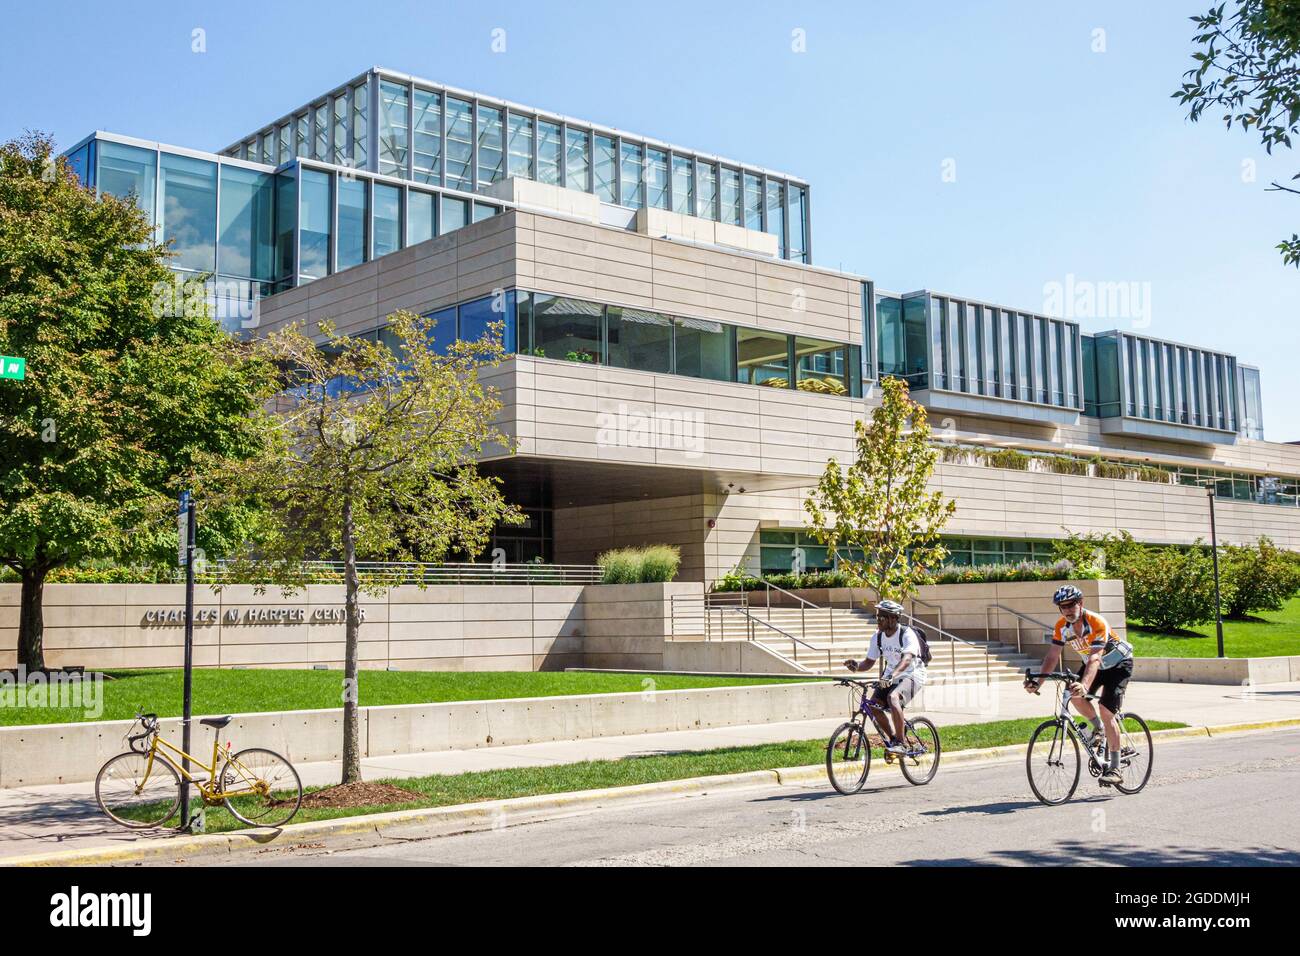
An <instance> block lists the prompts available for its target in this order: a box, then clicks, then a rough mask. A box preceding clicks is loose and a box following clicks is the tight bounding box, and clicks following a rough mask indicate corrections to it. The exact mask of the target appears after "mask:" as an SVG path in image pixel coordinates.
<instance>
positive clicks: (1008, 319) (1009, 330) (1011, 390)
mask: <svg viewBox="0 0 1300 956" xmlns="http://www.w3.org/2000/svg"><path fill="white" fill-rule="evenodd" d="M991 311H993V312H995V313H996V315H997V316H998V317H999V319H998V341H999V343H1000V344H1001V346H1002V349H1001V355H1002V358H1001V363H1002V365H1001V375H1002V388H1001V391H1000V392H999V394H1000V395H1001V396H1002V397H1003V398H1015V397H1016V391H1015V389H1016V386H1015V377H1016V371H1015V370H1016V363H1015V359H1014V357H1013V356H1014V353H1015V340H1016V334H1015V331H1016V330H1015V322H1016V317H1015V316H1014V315H1012V314H1011V313H1010V312H1003V311H1000V310H997V309H994V310H991Z"/></svg>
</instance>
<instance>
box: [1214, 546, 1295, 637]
mask: <svg viewBox="0 0 1300 956" xmlns="http://www.w3.org/2000/svg"><path fill="white" fill-rule="evenodd" d="M1219 572H1220V578H1221V582H1222V585H1223V587H1222V591H1223V611H1224V614H1225V615H1226V616H1227V617H1236V618H1241V617H1246V616H1247V615H1248V614H1249V613H1250V612H1251V611H1279V610H1281V609H1282V604H1283V603H1284V602H1285V601H1287V600H1288V599H1290V598H1291V597H1292V596H1293V595H1294V594H1295V593H1296V591H1297V590H1300V563H1297V558H1296V555H1294V554H1292V553H1291V552H1289V551H1283V550H1282V549H1281V548H1278V547H1277V546H1276V545H1274V544H1273V542H1272V541H1270V540H1269V539H1268V538H1266V537H1265V538H1260V539H1259V542H1258V543H1257V544H1254V545H1242V546H1236V545H1229V546H1228V547H1226V548H1223V549H1222V550H1221V552H1220V556H1219Z"/></svg>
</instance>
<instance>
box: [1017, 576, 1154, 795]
mask: <svg viewBox="0 0 1300 956" xmlns="http://www.w3.org/2000/svg"><path fill="white" fill-rule="evenodd" d="M1052 603H1054V604H1055V605H1056V606H1057V608H1059V609H1060V611H1061V618H1060V620H1058V621H1057V622H1056V629H1055V631H1054V632H1053V634H1052V645H1051V647H1049V648H1048V650H1047V656H1046V658H1044V660H1043V672H1044V673H1048V674H1050V673H1052V672H1054V671H1055V670H1056V668H1057V666H1058V665H1059V664H1060V662H1061V655H1062V654H1063V653H1064V650H1065V645H1066V644H1069V645H1070V646H1071V647H1072V648H1074V650H1075V651H1077V652H1078V654H1079V656H1080V657H1082V658H1083V666H1081V667H1080V668H1079V673H1078V676H1077V679H1076V680H1074V681H1072V682H1071V683H1070V685H1069V689H1070V702H1071V703H1072V704H1073V705H1074V708H1075V710H1077V711H1078V712H1079V713H1080V714H1081V715H1083V717H1084V719H1086V720H1087V721H1088V723H1090V724H1091V725H1092V735H1091V736H1089V737H1087V738H1086V742H1087V743H1088V744H1089V746H1091V744H1092V741H1093V740H1094V739H1095V736H1096V734H1098V733H1100V732H1101V731H1102V730H1103V729H1104V730H1105V734H1106V769H1105V771H1104V772H1103V773H1102V775H1101V782H1102V783H1104V784H1116V783H1123V782H1124V778H1123V776H1122V775H1121V774H1120V772H1119V761H1120V733H1119V722H1118V721H1117V720H1116V719H1115V715H1116V714H1117V713H1119V711H1120V708H1121V707H1122V706H1123V705H1124V690H1125V688H1126V687H1128V682H1129V679H1130V678H1131V677H1132V676H1133V648H1132V647H1131V646H1130V645H1129V644H1128V643H1127V642H1125V641H1121V640H1120V639H1119V638H1118V637H1116V636H1115V632H1114V631H1112V630H1111V627H1110V624H1109V623H1107V621H1106V619H1105V618H1104V617H1102V616H1101V615H1100V614H1096V613H1094V612H1092V611H1086V610H1084V608H1083V592H1082V591H1080V590H1079V589H1078V588H1077V587H1075V586H1074V585H1073V584H1065V585H1062V586H1061V587H1059V588H1057V590H1056V594H1054V595H1053V596H1052ZM1025 690H1027V691H1029V692H1030V693H1034V692H1036V691H1037V690H1038V682H1037V681H1035V680H1026V681H1025ZM1097 692H1100V697H1101V718H1100V719H1098V717H1097V711H1096V710H1095V709H1094V708H1093V706H1092V702H1091V701H1089V700H1088V699H1087V698H1086V697H1085V696H1084V695H1085V694H1093V693H1097Z"/></svg>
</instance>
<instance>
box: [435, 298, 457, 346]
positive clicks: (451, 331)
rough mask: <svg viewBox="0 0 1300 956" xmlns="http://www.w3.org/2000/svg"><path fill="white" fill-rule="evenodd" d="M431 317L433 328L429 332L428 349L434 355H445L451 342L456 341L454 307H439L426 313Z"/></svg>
mask: <svg viewBox="0 0 1300 956" xmlns="http://www.w3.org/2000/svg"><path fill="white" fill-rule="evenodd" d="M428 316H429V318H431V319H433V322H434V325H433V329H432V330H431V331H430V332H429V350H430V351H432V352H433V353H434V354H435V355H446V354H447V350H448V349H450V348H451V344H452V343H453V342H455V341H456V307H455V306H454V305H453V306H452V307H451V308H448V309H439V310H438V311H437V312H430V313H428Z"/></svg>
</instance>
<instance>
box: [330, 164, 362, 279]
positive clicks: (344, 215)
mask: <svg viewBox="0 0 1300 956" xmlns="http://www.w3.org/2000/svg"><path fill="white" fill-rule="evenodd" d="M338 189H339V236H338V251H337V252H336V256H337V259H336V262H335V271H339V270H342V269H347V268H350V267H352V266H355V265H360V264H361V263H363V262H365V261H366V181H365V180H364V179H351V180H349V179H343V178H340V179H339V185H338Z"/></svg>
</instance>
